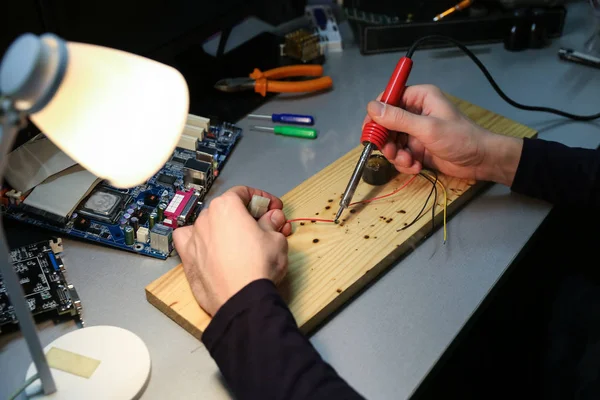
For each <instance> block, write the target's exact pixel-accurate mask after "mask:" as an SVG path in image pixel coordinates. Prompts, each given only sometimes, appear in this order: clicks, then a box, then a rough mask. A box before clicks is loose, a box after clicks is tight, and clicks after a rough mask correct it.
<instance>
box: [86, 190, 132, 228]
mask: <svg viewBox="0 0 600 400" xmlns="http://www.w3.org/2000/svg"><path fill="white" fill-rule="evenodd" d="M129 200H130V199H129V198H128V196H127V195H125V194H123V193H119V192H116V191H112V190H109V189H107V188H104V187H98V188H96V190H94V191H93V192H92V194H90V196H89V197H88V198H87V200H84V201H83V206H81V207H80V208H79V209H78V210H77V213H78V214H81V215H85V216H87V217H89V218H91V219H93V220H94V221H103V222H107V223H114V222H115V221H116V220H117V219H118V217H119V214H120V212H121V210H122V209H123V208H124V207H125V205H126V204H127V203H128V202H129Z"/></svg>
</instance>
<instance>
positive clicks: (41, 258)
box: [0, 238, 81, 331]
mask: <svg viewBox="0 0 600 400" xmlns="http://www.w3.org/2000/svg"><path fill="white" fill-rule="evenodd" d="M60 252H62V241H61V239H57V238H53V239H51V240H49V241H44V242H39V243H35V244H31V245H28V246H24V247H20V248H17V249H14V250H11V252H10V257H11V261H12V264H13V268H14V270H15V272H16V273H17V275H18V277H19V281H20V282H21V287H22V288H23V292H24V294H25V299H26V301H27V305H28V306H29V310H30V311H31V314H32V315H33V316H34V317H36V318H40V317H43V316H47V317H55V318H59V317H65V316H66V317H72V318H75V319H76V320H78V321H80V322H81V302H80V300H79V295H78V294H77V291H76V290H75V288H74V287H73V285H71V284H69V282H68V281H67V279H66V277H65V273H64V271H65V267H64V264H63V262H62V260H61V258H60V257H59V256H58V255H57V253H60ZM17 322H18V321H17V317H16V315H15V313H14V310H13V307H12V305H11V304H10V300H9V298H8V295H7V293H6V287H5V286H4V283H3V281H2V276H1V275H0V331H2V328H3V327H4V328H6V327H13V326H16V324H17Z"/></svg>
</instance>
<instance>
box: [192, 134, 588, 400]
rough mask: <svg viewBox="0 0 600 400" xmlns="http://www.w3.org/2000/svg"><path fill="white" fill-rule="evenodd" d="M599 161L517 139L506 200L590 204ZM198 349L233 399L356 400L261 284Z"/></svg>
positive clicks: (217, 319)
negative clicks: (519, 145) (511, 196)
mask: <svg viewBox="0 0 600 400" xmlns="http://www.w3.org/2000/svg"><path fill="white" fill-rule="evenodd" d="M599 169H600V153H599V152H598V151H596V150H588V149H579V148H569V147H566V146H564V145H562V144H559V143H554V142H548V141H542V140H529V139H525V141H524V145H523V152H522V154H521V160H520V162H519V167H518V169H517V173H516V176H515V179H514V182H513V186H512V188H511V189H512V190H513V191H514V192H518V193H522V194H526V195H529V196H532V197H536V198H539V199H543V200H546V201H549V202H551V203H554V204H577V205H579V206H585V205H590V204H597V200H598V197H599V196H600V179H599V176H598V174H599V172H600V171H599ZM202 341H203V342H204V344H205V345H206V347H207V349H208V351H209V352H210V354H211V356H212V357H213V358H214V359H215V361H216V362H217V365H218V366H219V369H220V370H221V372H222V374H223V376H224V377H225V380H226V381H227V383H228V385H229V387H230V389H231V390H232V391H233V393H234V394H235V396H236V398H239V399H292V400H293V399H332V398H335V399H354V398H362V397H361V396H360V395H359V394H358V393H357V392H356V391H355V390H354V389H352V388H351V387H350V386H349V385H348V384H347V383H346V382H345V381H344V380H343V379H342V378H341V377H340V376H339V375H338V374H337V373H336V372H335V371H334V370H333V368H331V366H329V364H327V363H326V362H325V361H324V360H323V359H322V358H321V356H320V355H319V354H318V353H317V351H316V350H315V349H314V348H313V346H312V345H311V343H310V342H309V341H308V339H307V338H306V337H305V336H304V335H303V334H302V333H301V332H300V331H299V330H298V327H297V325H296V322H295V320H294V317H293V316H292V314H291V313H290V311H289V309H288V307H287V305H286V304H285V303H284V301H283V300H282V299H281V297H280V296H279V294H278V292H277V290H276V288H275V286H274V285H273V283H272V282H271V281H269V280H258V281H254V282H252V283H250V284H248V285H247V286H246V287H245V288H243V289H242V290H240V291H239V292H238V293H237V294H236V295H235V296H233V297H232V298H231V299H229V301H228V302H227V303H225V304H224V305H223V307H221V309H220V310H219V311H218V312H217V314H216V315H215V316H214V318H213V320H212V322H211V323H210V325H209V326H208V328H207V329H206V331H205V332H204V335H203V336H202Z"/></svg>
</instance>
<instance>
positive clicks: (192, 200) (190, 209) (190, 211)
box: [177, 190, 201, 226]
mask: <svg viewBox="0 0 600 400" xmlns="http://www.w3.org/2000/svg"><path fill="white" fill-rule="evenodd" d="M200 196H201V194H200V192H199V191H195V190H194V191H193V192H192V195H191V196H189V197H188V198H187V201H186V203H185V205H184V206H183V208H182V209H181V212H180V213H179V215H178V216H177V225H179V226H184V225H186V224H187V223H188V222H189V221H190V218H191V217H192V215H194V211H195V210H196V207H198V205H199V203H200Z"/></svg>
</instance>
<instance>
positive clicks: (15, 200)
mask: <svg viewBox="0 0 600 400" xmlns="http://www.w3.org/2000/svg"><path fill="white" fill-rule="evenodd" d="M4 195H5V196H6V198H7V199H8V202H9V203H10V204H14V205H17V206H18V205H19V204H21V203H22V202H23V200H24V199H25V196H23V193H21V192H19V191H17V190H15V189H12V190H9V191H7V192H6V193H5V194H4Z"/></svg>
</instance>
